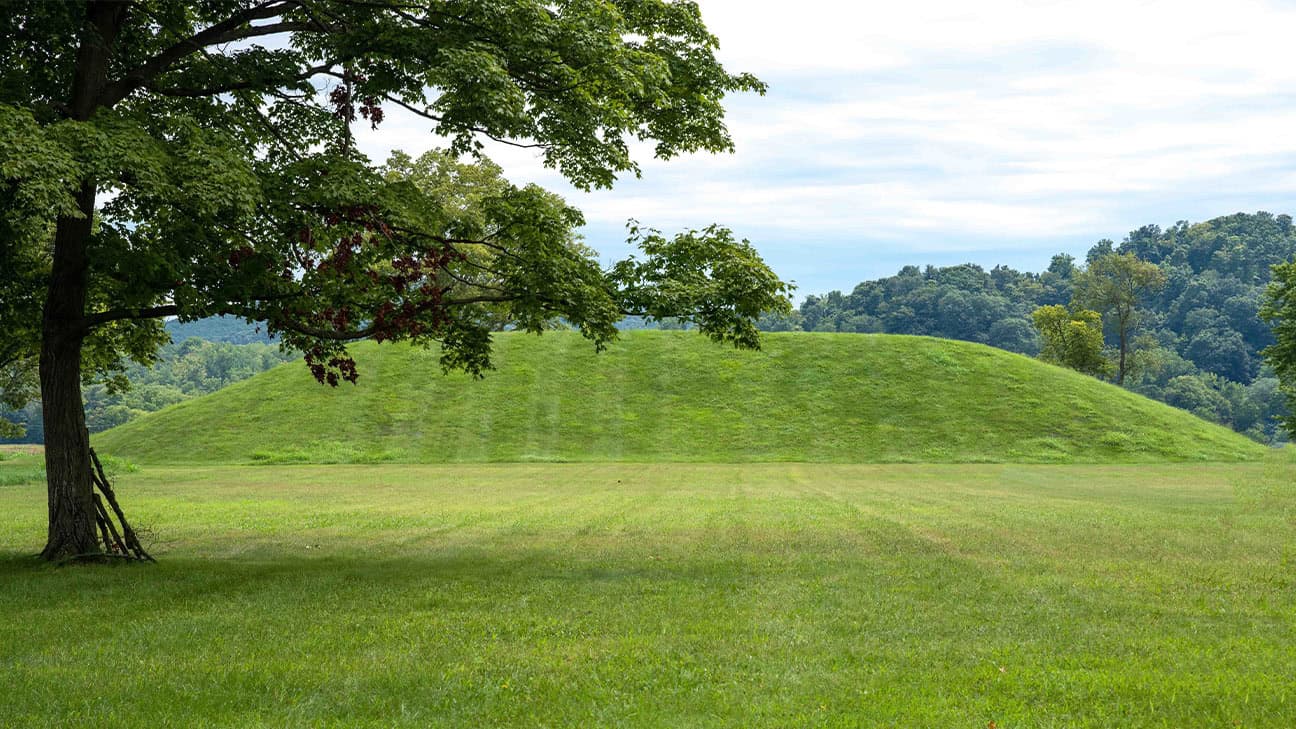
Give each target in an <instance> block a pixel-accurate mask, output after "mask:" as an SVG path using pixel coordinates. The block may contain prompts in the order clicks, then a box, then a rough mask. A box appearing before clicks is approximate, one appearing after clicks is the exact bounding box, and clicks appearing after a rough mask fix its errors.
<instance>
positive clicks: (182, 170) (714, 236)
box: [0, 0, 789, 559]
mask: <svg viewBox="0 0 1296 729" xmlns="http://www.w3.org/2000/svg"><path fill="white" fill-rule="evenodd" d="M716 44H717V41H716V39H715V37H714V36H712V35H711V34H710V33H709V32H707V30H706V28H705V26H704V25H703V23H702V20H701V17H700V14H699V11H698V8H697V6H696V5H695V4H693V3H689V2H667V1H666V0H612V1H610V2H603V3H593V4H591V3H586V2H577V1H571V2H567V1H560V2H541V1H540V0H513V1H511V2H505V3H501V2H493V1H488V0H475V1H465V2H457V3H444V2H434V1H433V0H207V1H205V2H202V3H193V2H180V1H179V0H147V1H145V0H140V1H138V2H130V1H129V0H87V1H86V2H79V3H71V2H67V3H49V2H44V0H25V1H24V0H17V1H14V2H9V3H7V4H6V6H5V12H4V13H3V14H0V194H2V195H3V196H4V198H5V199H4V202H5V203H6V205H5V215H6V218H7V220H6V223H5V224H6V225H7V226H10V227H11V228H13V229H16V230H18V231H19V232H20V233H21V237H20V238H19V241H20V242H18V243H16V244H11V243H6V246H9V247H11V248H12V250H10V248H6V249H5V253H4V255H5V256H6V257H7V258H6V260H8V259H14V260H21V261H24V262H26V263H28V264H30V265H25V266H24V267H23V268H22V269H21V270H19V271H18V272H17V275H13V276H8V275H7V276H6V279H5V283H4V285H5V290H4V297H3V299H4V301H5V306H4V308H3V312H2V315H3V316H5V317H6V320H5V321H4V322H0V324H6V325H7V324H10V323H13V322H26V323H27V324H26V328H22V327H18V328H15V329H12V330H11V329H9V328H8V327H3V328H0V337H3V338H4V341H6V342H8V341H18V342H20V343H21V344H22V346H25V347H27V348H28V349H29V351H35V350H37V349H38V351H39V357H38V358H39V375H40V394H41V404H42V411H43V412H42V414H43V421H44V429H45V432H44V435H45V446H46V448H45V461H46V470H47V478H48V486H49V515H50V519H49V534H48V540H47V543H46V547H45V549H44V552H43V555H44V556H45V557H46V558H47V559H61V558H65V557H70V556H77V555H83V554H90V553H94V552H96V551H97V550H98V544H97V542H96V538H95V530H94V519H93V506H92V501H91V499H92V492H91V485H90V480H89V472H90V463H89V460H88V453H89V444H88V436H87V433H86V423H85V416H84V411H83V409H82V391H81V383H82V379H83V376H85V375H87V374H90V375H107V374H109V373H112V372H114V371H120V369H121V367H122V366H123V362H124V360H125V359H126V358H132V359H135V360H137V361H143V362H148V361H150V360H151V358H152V357H153V356H154V353H155V352H156V350H157V347H158V346H159V344H160V343H161V342H162V341H164V339H165V336H164V333H163V330H162V326H161V323H160V320H161V318H162V317H167V316H176V317H179V318H180V319H182V320H192V319H198V318H201V317H206V316H211V315H232V316H236V317H239V318H242V319H244V320H247V321H260V322H264V323H265V324H266V326H267V328H268V330H269V331H270V332H272V333H275V334H277V335H279V337H280V338H281V341H282V342H283V343H284V344H285V345H286V346H289V347H293V348H296V349H298V350H300V351H301V352H303V353H304V354H305V359H306V361H307V363H308V365H309V366H310V368H311V371H312V373H313V374H314V375H315V376H316V377H317V378H318V379H319V380H320V381H322V382H328V383H329V384H337V382H338V381H339V380H349V381H352V382H354V381H355V380H356V378H357V376H358V375H357V372H356V368H355V363H354V362H353V361H352V360H351V359H350V358H349V357H348V356H347V353H346V343H347V342H348V341H353V340H357V339H365V338H371V339H376V340H380V341H385V340H409V341H413V342H416V343H425V344H426V343H434V342H435V343H439V344H440V346H441V349H442V363H443V365H444V366H446V367H451V368H460V369H464V370H467V371H469V372H472V373H476V374H480V373H482V372H483V371H484V370H486V369H487V368H489V367H490V357H489V354H490V332H491V329H492V324H493V323H494V322H497V321H498V318H499V316H501V312H505V315H506V316H507V317H508V319H509V321H511V322H512V323H513V325H514V326H516V327H517V328H519V329H524V330H527V331H539V330H541V329H543V328H545V327H546V326H550V325H552V324H554V323H555V322H557V321H558V320H559V319H561V320H563V321H566V322H568V323H570V325H571V326H574V327H576V328H579V329H580V331H581V332H582V333H584V334H585V335H586V336H588V337H590V338H591V339H593V340H594V341H595V343H596V345H601V343H603V342H605V341H606V340H607V339H609V338H611V337H612V336H614V335H615V331H616V330H615V323H616V321H617V320H618V319H619V318H620V317H621V316H622V315H623V314H624V313H635V314H643V315H646V316H648V317H651V318H664V317H672V316H673V317H685V318H688V319H691V320H692V321H695V322H696V324H697V327H698V329H699V330H700V331H702V332H703V333H705V334H707V335H709V336H711V337H713V338H715V339H717V340H724V341H730V342H733V343H735V344H737V345H740V346H749V347H750V346H755V345H756V344H757V341H758V339H757V330H756V329H755V326H754V322H755V321H756V320H757V319H758V318H759V317H760V316H761V314H762V313H764V312H767V311H771V310H773V311H779V310H786V309H787V308H788V306H789V304H788V301H787V298H786V294H787V292H788V287H787V286H786V285H785V284H783V283H782V282H781V281H779V280H778V278H777V277H776V276H775V275H774V274H773V273H772V272H770V271H769V269H768V268H767V267H766V266H765V265H764V264H763V263H762V262H761V260H760V258H759V257H758V256H757V255H756V253H755V251H754V250H753V249H752V248H751V246H750V245H748V244H747V243H746V242H745V241H737V240H735V239H734V238H733V236H732V235H731V234H730V233H729V231H727V230H724V229H722V228H716V227H712V228H708V229H706V230H704V231H690V232H686V233H683V234H680V235H677V236H673V237H667V236H663V235H661V234H660V233H657V232H656V231H653V230H650V229H643V230H640V229H635V230H632V232H631V240H632V242H633V243H636V244H638V246H639V248H640V250H641V254H640V255H639V256H638V257H636V258H634V259H631V260H628V261H623V262H621V263H618V264H616V265H615V266H613V267H611V268H610V269H607V270H603V269H602V268H600V266H599V265H598V263H597V261H596V260H594V259H593V258H591V257H590V256H589V255H587V252H586V251H584V250H582V249H581V247H580V246H579V245H577V244H576V243H577V239H576V236H575V233H574V231H575V230H576V229H577V228H578V227H579V226H580V224H581V223H582V220H581V216H580V214H579V212H578V211H576V210H574V209H572V208H571V207H569V206H567V205H566V204H564V203H563V202H562V201H561V200H559V199H558V198H556V197H555V196H553V195H551V194H549V193H546V192H545V191H543V190H541V189H539V188H536V187H534V186H527V187H523V188H517V187H514V186H512V185H508V184H497V185H494V186H493V187H491V188H490V189H488V190H483V191H482V195H481V198H480V200H478V204H477V205H476V206H474V207H473V209H472V210H471V211H465V210H464V209H462V208H461V207H457V206H455V205H453V204H452V202H453V201H448V200H445V199H442V198H438V197H437V195H436V194H435V191H434V190H432V189H429V187H428V185H427V184H426V180H423V179H420V178H419V176H418V174H416V172H417V171H416V170H407V169H403V168H402V164H401V163H400V162H399V161H396V162H395V163H393V164H392V165H390V166H388V167H387V168H386V169H379V168H376V167H375V166H374V165H372V164H371V163H370V162H369V161H368V160H367V159H365V158H364V157H363V156H362V155H360V154H359V153H358V152H357V151H356V149H355V145H354V144H353V143H352V135H351V125H352V124H354V123H367V124H370V125H374V126H377V125H378V124H380V123H381V121H382V119H383V116H384V114H385V110H387V109H391V108H395V107H400V108H403V109H405V110H407V111H409V112H411V113H413V114H416V115H418V116H420V117H422V118H423V119H424V120H426V121H427V122H428V125H429V127H430V128H431V129H432V130H433V131H435V132H436V133H439V134H441V135H442V136H444V137H446V138H447V141H448V150H449V152H450V154H452V155H459V154H463V153H467V152H473V151H477V150H479V149H480V148H481V141H480V140H481V138H483V137H491V138H495V139H499V140H504V141H506V142H508V143H512V144H518V145H523V146H528V147H534V148H536V149H538V150H540V153H541V154H542V155H543V159H544V161H545V163H546V164H547V165H549V166H551V167H554V168H556V169H558V170H559V171H560V172H561V173H562V174H564V175H565V176H566V177H567V178H568V179H569V180H571V181H572V182H573V183H574V184H576V185H577V186H579V187H583V188H590V187H606V186H610V185H611V184H612V183H613V181H614V180H615V179H616V177H617V175H619V174H623V173H627V172H629V173H637V172H638V167H637V165H636V163H635V161H634V160H633V159H632V158H631V156H630V143H631V141H633V140H646V141H651V142H652V143H653V149H654V152H655V154H656V155H657V156H658V157H661V158H670V157H673V156H675V155H678V154H681V153H685V152H690V151H695V150H710V151H728V150H730V149H732V141H731V139H730V137H729V135H728V132H727V130H726V128H725V126H724V124H723V108H722V106H721V101H722V99H723V97H724V95H725V94H726V93H729V92H733V91H743V90H753V91H762V90H763V86H762V84H761V83H760V82H759V81H758V80H756V79H755V78H753V77H751V76H749V75H745V74H737V75H735V74H731V73H729V72H727V71H726V70H725V69H724V68H723V67H721V65H720V64H719V63H718V62H717V61H716V59H715V56H714V51H715V48H716ZM104 192H111V193H112V195H111V196H103V195H102V193H104ZM33 292H36V295H33ZM35 322H39V324H38V325H37V324H34V323H35Z"/></svg>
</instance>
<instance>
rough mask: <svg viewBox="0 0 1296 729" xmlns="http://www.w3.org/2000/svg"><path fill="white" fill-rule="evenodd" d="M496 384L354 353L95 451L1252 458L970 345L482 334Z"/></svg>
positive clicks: (1022, 360) (403, 354) (192, 408)
mask: <svg viewBox="0 0 1296 729" xmlns="http://www.w3.org/2000/svg"><path fill="white" fill-rule="evenodd" d="M496 341H497V347H496V356H495V361H496V364H497V366H498V371H495V372H492V373H490V374H489V375H488V376H487V377H486V379H484V380H480V381H474V380H472V379H471V378H469V377H467V376H464V375H449V376H445V375H442V374H441V371H440V368H439V366H438V363H437V352H436V351H435V350H423V349H419V348H412V347H408V346H404V345H383V346H379V345H373V344H363V345H360V346H357V347H356V348H355V350H354V354H355V357H356V360H357V361H358V363H359V366H360V372H361V378H360V382H359V384H358V385H356V386H351V385H346V384H344V385H343V386H341V387H338V388H336V389H331V388H328V387H322V386H320V385H317V384H316V383H315V382H314V380H312V379H311V377H310V374H309V373H308V372H307V371H306V368H305V367H303V366H302V365H301V364H300V363H291V364H288V365H284V366H281V367H279V368H277V369H274V370H271V371H269V372H267V373H264V374H262V375H259V376H257V377H254V378H252V379H250V380H247V381H244V382H242V383H239V384H236V385H233V386H231V387H228V388H226V389H224V390H221V391H220V392H217V393H215V394H213V395H209V396H207V397H203V398H199V399H196V400H191V401H188V402H185V403H181V404H179V405H176V406H174V407H171V408H168V409H166V410H163V411H160V412H157V413H154V414H151V415H148V416H145V417H142V418H140V419H138V420H136V421H134V422H131V423H128V424H126V425H124V426H121V427H119V428H116V429H113V430H111V431H108V432H105V433H102V434H100V435H97V436H95V439H94V442H95V444H96V445H97V446H98V448H99V449H100V450H101V451H103V452H106V453H110V454H113V455H117V456H123V457H126V458H128V459H132V460H136V461H140V462H143V463H156V462H163V461H166V462H190V463H198V462H226V463H231V462H232V463H238V462H266V463H285V462H318V463H329V462H378V461H397V462H475V461H716V462H731V461H789V460H790V461H832V462H859V463H865V462H978V461H983V462H1069V461H1070V462H1110V461H1126V462H1128V461H1160V460H1239V459H1249V458H1254V457H1258V456H1260V455H1261V454H1263V452H1264V450H1265V449H1264V448H1263V447H1262V446H1260V445H1258V444H1255V443H1253V442H1251V441H1249V440H1247V439H1245V438H1243V437H1242V436H1240V435H1237V434H1236V433H1233V432H1232V431H1229V430H1228V429H1226V428H1222V427H1219V426H1216V425H1213V424H1210V423H1207V422H1205V421H1203V420H1200V419H1198V418H1196V417H1194V416H1192V415H1189V414H1188V413H1186V412H1183V411H1180V410H1176V409H1174V408H1171V407H1168V406H1166V405H1163V404H1161V403H1157V402H1154V401H1152V400H1149V399H1147V398H1144V397H1140V396H1138V395H1135V394H1132V393H1129V392H1126V391H1124V390H1121V389H1119V388H1117V387H1114V386H1112V385H1109V384H1105V383H1102V382H1099V381H1097V380H1095V379H1093V378H1090V377H1087V376H1084V375H1080V374H1077V373H1075V372H1071V371H1068V370H1064V369H1061V368H1057V367H1052V366H1048V365H1044V364H1041V363H1040V362H1037V361H1035V360H1032V359H1030V358H1027V357H1022V356H1019V355H1015V354H1011V353H1008V352H1004V351H1001V350H997V349H993V348H990V347H985V346H981V345H976V344H969V343H965V342H955V341H948V340H940V339H929V338H924V337H903V336H886V335H869V336H864V335H854V334H847V335H835V334H782V335H779V334H775V335H770V336H768V337H767V338H766V341H765V346H764V349H763V350H762V351H759V352H748V351H736V350H733V349H730V348H727V347H724V346H719V345H715V344H713V343H711V342H709V341H707V340H706V339H704V338H702V337H700V336H698V335H696V334H693V333H687V332H651V331H639V332H627V333H625V335H624V336H623V337H622V338H621V339H620V340H618V341H617V342H615V343H613V345H612V346H611V348H610V349H609V350H608V351H605V352H603V353H601V354H596V353H595V352H594V349H593V347H592V346H591V344H590V343H589V342H588V341H586V340H584V339H581V338H580V337H579V336H578V335H576V334H574V333H565V332H555V333H549V334H545V335H544V336H542V337H534V336H527V335H522V334H503V335H500V336H498V337H497V340H496Z"/></svg>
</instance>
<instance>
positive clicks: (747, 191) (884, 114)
mask: <svg viewBox="0 0 1296 729" xmlns="http://www.w3.org/2000/svg"><path fill="white" fill-rule="evenodd" d="M699 4H700V6H701V8H702V15H703V18H704V20H705V21H706V23H707V26H708V27H709V28H710V29H711V31H712V32H713V33H714V34H715V35H717V36H718V37H719V38H720V44H721V46H720V51H719V53H718V55H719V57H720V59H721V60H722V61H723V62H724V63H725V65H726V67H727V68H728V69H729V70H731V71H747V72H751V73H754V74H756V75H757V76H758V77H760V78H761V79H762V80H764V81H765V82H767V83H768V84H769V87H770V88H769V92H768V93H767V94H766V95H765V96H763V97H761V96H757V95H754V94H746V95H738V96H731V97H729V99H728V100H727V102H726V108H727V110H728V114H727V124H728V127H729V129H730V131H731V133H732V134H733V137H734V141H735V144H736V146H737V151H736V152H735V153H734V154H730V155H711V154H698V155H692V156H688V157H684V158H677V159H674V160H671V161H669V162H662V161H657V160H653V159H652V158H651V153H650V151H647V152H644V153H641V154H640V155H639V156H638V159H639V161H640V162H641V164H642V167H643V174H642V177H641V178H639V179H635V178H633V177H625V178H622V179H621V180H619V181H618V183H617V184H616V185H615V186H614V188H613V189H612V190H602V191H595V192H592V193H585V192H582V191H580V190H577V189H575V188H573V187H572V186H570V185H569V184H567V183H566V182H565V181H564V180H563V178H562V177H561V175H559V174H558V173H557V172H555V171H553V170H548V169H545V168H544V166H543V165H542V164H541V161H540V159H539V157H538V156H537V155H536V154H535V153H534V152H532V151H528V150H519V149H516V148H510V147H503V146H495V147H492V148H491V149H490V150H489V154H490V156H491V158H492V159H494V160H495V161H496V162H498V163H500V164H501V165H502V166H503V167H504V169H505V172H506V174H507V176H508V177H509V178H510V179H511V180H512V181H513V182H515V183H518V184H522V183H527V182H536V183H539V184H541V185H543V186H544V187H546V188H548V189H550V190H553V191H555V192H558V193H560V194H562V195H563V196H564V197H566V198H567V200H568V201H569V202H570V203H571V204H573V205H575V206H576V207H579V208H580V209H581V210H583V211H584V213H585V216H586V219H587V225H586V228H585V230H584V231H583V232H584V234H585V237H586V242H587V243H589V244H590V245H591V246H593V247H594V248H595V249H597V250H598V251H599V252H600V255H601V256H602V257H603V258H605V259H606V260H608V261H611V260H614V259H617V258H622V257H624V256H625V255H626V254H627V253H628V252H629V249H628V248H627V247H626V245H625V243H624V240H625V223H626V220H627V219H628V218H632V217H633V218H636V219H638V220H639V221H640V222H641V223H643V224H644V225H647V226H651V227H655V228H659V229H661V230H663V231H665V232H672V231H677V230H682V229H686V228H700V227H703V226H706V225H708V224H711V223H719V224H721V225H725V226H727V227H729V228H731V229H733V230H734V232H735V233H736V234H737V235H738V236H739V237H742V238H747V239H749V240H751V242H752V243H753V245H755V246H756V248H757V249H758V250H759V251H760V252H761V254H762V256H764V258H765V260H766V261H767V262H768V263H769V264H770V265H771V267H772V268H773V269H774V270H775V271H776V272H777V273H778V274H779V275H780V276H781V277H782V278H784V279H786V280H792V281H794V282H796V284H797V286H798V292H797V293H798V298H801V297H804V296H805V295H806V294H820V293H824V292H827V291H829V290H832V289H840V290H844V291H849V290H850V289H852V288H853V287H854V286H855V284H857V283H859V282H860V281H862V280H866V279H871V278H877V277H880V276H886V275H890V274H893V273H895V272H896V271H897V270H898V269H899V268H900V267H901V266H903V265H906V264H917V265H927V264H933V265H952V264H957V263H965V262H973V263H978V264H981V265H983V266H985V267H986V268H990V267H992V266H994V265H996V264H1000V263H1004V264H1008V265H1011V266H1013V267H1015V268H1018V269H1021V270H1031V271H1039V270H1042V269H1043V268H1045V267H1047V265H1048V262H1049V259H1050V258H1051V257H1052V256H1053V255H1054V254H1055V253H1059V252H1067V253H1071V254H1072V255H1076V256H1083V254H1084V252H1085V251H1087V250H1088V248H1089V247H1090V246H1091V245H1093V243H1094V242H1096V241H1098V240H1099V239H1102V238H1111V239H1113V240H1116V241H1118V242H1119V241H1120V240H1121V239H1122V238H1123V237H1124V236H1125V235H1126V234H1127V233H1128V232H1129V231H1131V230H1133V229H1135V228H1138V227H1140V226H1142V225H1146V224H1149V223H1155V224H1159V225H1162V226H1165V225H1169V224H1172V223H1174V222H1175V221H1178V220H1189V221H1193V222H1197V221H1201V220H1207V219H1210V218H1212V217H1216V216H1218V215H1226V214H1230V213H1234V212H1255V211H1257V210H1267V211H1269V212H1272V213H1275V214H1277V213H1283V212H1286V213H1293V212H1296V210H1294V208H1296V206H1293V205H1291V204H1290V200H1291V197H1292V193H1293V192H1296V62H1294V61H1296V51H1294V50H1293V45H1292V41H1291V37H1290V31H1291V29H1292V28H1296V2H1291V1H1287V2H1272V1H1270V2H1260V1H1250V0H1229V2H1221V1H1218V0H1217V1H1215V2H1192V1H1191V0H1175V1H1174V2H1160V1H1149V2H1139V1H1138V0H1120V1H1116V2H1109V1H1108V0H1069V1H1068V2H1051V1H1049V0H1022V1H1016V2H1009V1H999V0H977V1H976V2H966V0H959V1H953V2H951V1H946V0H904V1H903V2H889V1H888V2H882V1H879V0H871V1H869V2H830V1H828V0H799V1H798V2H796V3H788V2H786V1H785V0H701V2H700V3H699ZM428 124H429V123H428V122H426V121H423V120H421V119H418V118H416V117H413V116H411V115H401V114H395V113H389V118H388V120H387V121H386V122H385V123H384V124H383V126H382V127H381V128H380V129H379V130H378V131H377V132H374V133H367V132H366V133H362V134H360V135H359V136H358V142H359V143H360V146H361V149H362V150H364V151H366V152H367V153H368V154H369V155H370V156H371V157H372V158H374V159H375V160H378V161H380V160H382V159H385V157H386V155H387V152H388V151H390V150H391V149H393V148H399V149H403V150H405V151H407V152H410V153H412V154H417V153H419V152H421V151H423V150H425V149H428V148H430V147H432V146H435V145H436V144H437V142H438V138H437V137H434V136H432V135H429V134H428Z"/></svg>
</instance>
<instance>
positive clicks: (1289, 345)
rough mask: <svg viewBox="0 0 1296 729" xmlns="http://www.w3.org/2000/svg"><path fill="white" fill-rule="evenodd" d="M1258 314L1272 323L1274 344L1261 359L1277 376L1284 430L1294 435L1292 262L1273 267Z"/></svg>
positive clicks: (1295, 289) (1295, 267)
mask: <svg viewBox="0 0 1296 729" xmlns="http://www.w3.org/2000/svg"><path fill="white" fill-rule="evenodd" d="M1260 316H1261V317H1262V318H1263V319H1264V320H1265V321H1267V322H1269V323H1270V324H1272V325H1273V334H1274V340H1275V341H1274V343H1273V344H1272V345H1270V346H1269V347H1267V348H1265V350H1264V353H1263V354H1264V358H1265V362H1266V363H1268V365H1269V366H1270V367H1271V368H1273V371H1274V374H1275V375H1277V378H1278V383H1279V390H1280V391H1281V392H1282V394H1283V397H1284V398H1285V399H1286V401H1287V413H1286V414H1284V415H1283V416H1282V421H1283V425H1284V426H1285V427H1286V429H1287V432H1288V433H1289V434H1291V435H1294V436H1296V416H1293V415H1292V413H1296V261H1292V262H1289V263H1280V264H1278V265H1276V266H1274V267H1273V280H1272V281H1271V282H1270V284H1269V287H1268V288H1267V289H1266V290H1265V298H1264V306H1263V307H1262V308H1261V309H1260Z"/></svg>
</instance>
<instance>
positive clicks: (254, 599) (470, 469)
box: [0, 454, 1296, 729]
mask: <svg viewBox="0 0 1296 729" xmlns="http://www.w3.org/2000/svg"><path fill="white" fill-rule="evenodd" d="M31 458H32V457H31V456H21V455H19V456H15V455H12V454H9V455H7V456H6V459H5V460H4V461H3V462H0V475H3V474H10V475H11V476H12V477H11V478H10V479H9V481H7V482H6V481H4V480H3V479H0V484H4V485H0V586H2V587H0V726H4V727H72V726H78V727H79V726H99V727H263V726H264V727H941V728H947V727H976V728H984V727H989V726H995V727H999V728H1000V729H1008V728H1017V727H1235V726H1242V727H1290V726H1293V725H1294V724H1296V681H1294V680H1293V677H1294V676H1296V488H1294V487H1293V483H1296V466H1293V465H1292V463H1291V462H1290V461H1289V459H1287V458H1285V457H1283V456H1280V455H1275V456H1271V457H1270V458H1269V460H1265V461H1261V462H1256V463H1244V464H1228V465H1218V464H1178V465H1175V464H1172V465H1119V466H1095V465H1087V466H1086V465H987V464H977V465H968V464H964V465H957V464H947V465H849V464H796V463H772V464H727V465H705V464H662V463H658V464H634V463H616V464H478V465H471V464H451V465H393V464H384V465H378V466H374V465H370V466H359V465H333V466H318V465H314V466H311V465H302V466H241V467H231V466H223V467H222V466H194V467H190V468H175V467H160V466H157V467H153V466H150V467H144V468H142V469H140V470H138V471H135V472H121V473H119V474H118V475H117V481H118V491H119V494H120V496H121V497H122V499H123V502H124V504H125V506H126V508H127V510H128V512H129V513H130V514H131V516H132V517H133V519H134V520H135V521H136V522H137V523H139V524H140V525H143V526H146V527H147V528H148V529H149V540H150V541H151V543H152V546H153V549H154V551H155V553H156V555H157V557H158V558H159V563H158V564H157V565H153V566H129V565H121V566H108V567H102V566H98V567H71V568H53V567H49V566H43V565H39V564H37V563H36V562H35V561H34V560H33V559H32V558H31V557H30V554H31V553H32V552H34V551H36V550H37V549H38V548H39V546H40V543H41V539H42V537H43V534H44V519H45V503H44V494H43V487H42V486H41V485H40V484H39V483H34V482H31V481H30V479H24V478H22V477H19V476H16V475H13V474H17V473H19V471H20V470H21V469H24V468H26V469H29V470H30V469H31V466H32V464H31V462H30V459H31ZM992 722H993V724H992Z"/></svg>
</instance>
